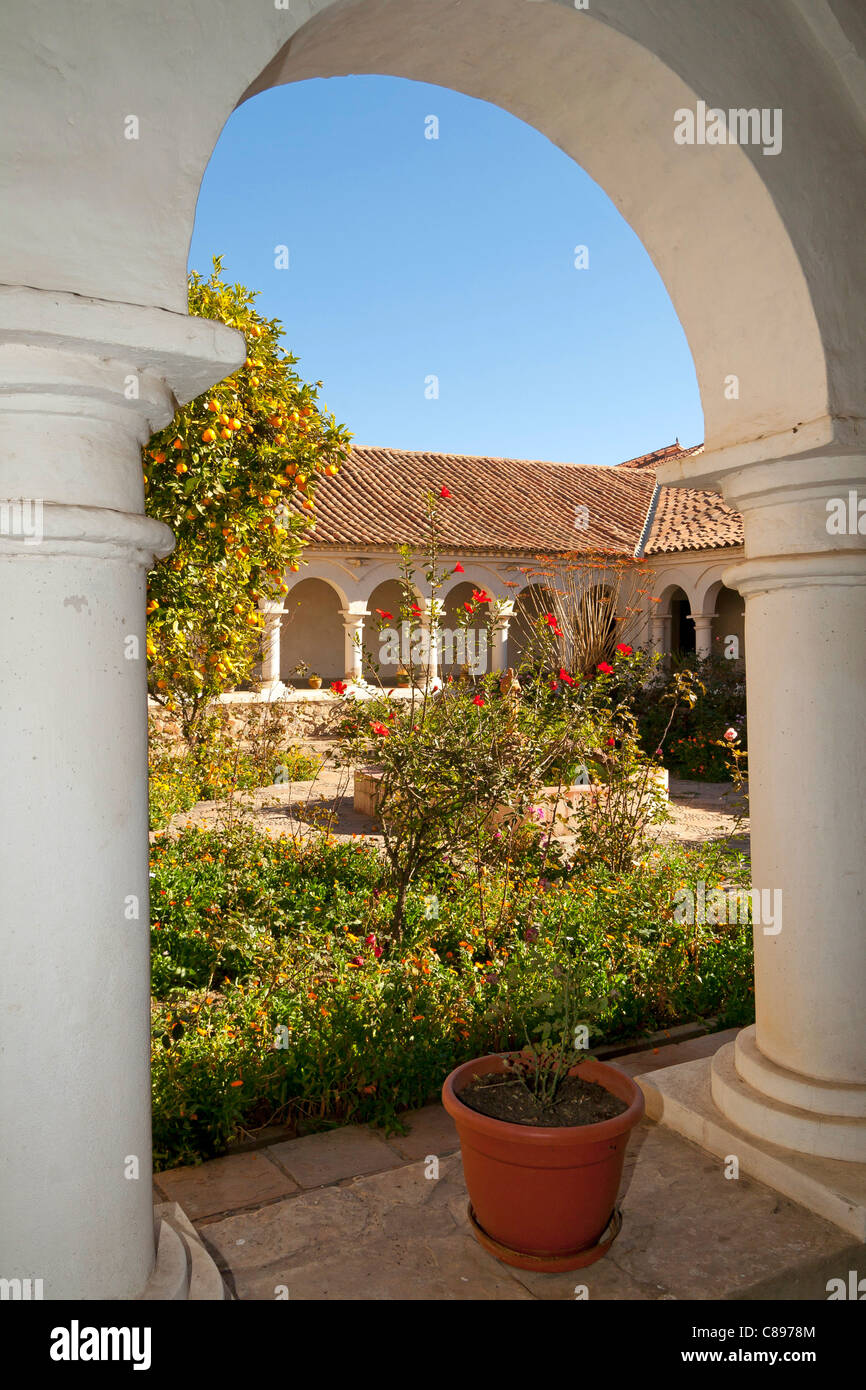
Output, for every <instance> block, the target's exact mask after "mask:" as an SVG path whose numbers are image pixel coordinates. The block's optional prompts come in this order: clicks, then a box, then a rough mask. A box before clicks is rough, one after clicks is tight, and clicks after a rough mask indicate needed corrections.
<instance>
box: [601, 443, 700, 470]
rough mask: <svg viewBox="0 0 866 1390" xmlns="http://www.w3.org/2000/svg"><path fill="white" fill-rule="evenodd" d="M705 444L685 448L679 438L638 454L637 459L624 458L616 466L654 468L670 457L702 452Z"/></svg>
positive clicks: (683, 456)
mask: <svg viewBox="0 0 866 1390" xmlns="http://www.w3.org/2000/svg"><path fill="white" fill-rule="evenodd" d="M703 447H704V446H703V444H693V445H692V446H691V448H689V449H684V448H683V446H682V444H681V443H680V441H679V440H678V439H677V440H676V441H675V442H674V443H673V444H664V445H663V446H662V448H661V449H655V450H654V451H653V453H651V454H638V456H637V458H635V459H623V461H622V463H618V464H616V465H615V466H616V467H617V468H653V467H655V465H656V464H657V463H667V462H668V461H669V460H670V459H679V458H687V457H688V455H689V454H697V453H700V451H701V449H703Z"/></svg>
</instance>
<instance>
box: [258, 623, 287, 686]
mask: <svg viewBox="0 0 866 1390" xmlns="http://www.w3.org/2000/svg"><path fill="white" fill-rule="evenodd" d="M259 608H260V609H261V611H262V612H263V613H264V615H265V628H264V633H263V634H262V675H261V681H260V685H261V693H262V694H263V695H266V696H268V698H269V699H279V698H280V696H281V695H285V693H286V687H285V686H284V685H283V682H282V680H281V679H280V626H281V623H282V620H283V612H284V609H283V605H282V601H281V600H273V601H269V600H268V599H260V600H259Z"/></svg>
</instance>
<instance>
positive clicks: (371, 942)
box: [364, 932, 376, 946]
mask: <svg viewBox="0 0 866 1390" xmlns="http://www.w3.org/2000/svg"><path fill="white" fill-rule="evenodd" d="M364 945H365V946H375V945H376V938H375V936H374V935H373V933H372V932H370V935H369V936H365V937H364Z"/></svg>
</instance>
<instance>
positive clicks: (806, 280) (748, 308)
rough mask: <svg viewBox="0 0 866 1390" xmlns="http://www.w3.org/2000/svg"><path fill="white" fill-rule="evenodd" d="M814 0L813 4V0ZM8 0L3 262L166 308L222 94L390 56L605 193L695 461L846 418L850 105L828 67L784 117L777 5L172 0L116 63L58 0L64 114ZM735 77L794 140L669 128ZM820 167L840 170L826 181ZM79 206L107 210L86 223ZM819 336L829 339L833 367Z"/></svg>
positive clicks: (785, 87) (33, 280)
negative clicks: (72, 96)
mask: <svg viewBox="0 0 866 1390" xmlns="http://www.w3.org/2000/svg"><path fill="white" fill-rule="evenodd" d="M812 4H813V8H814V7H815V6H819V7H820V8H821V10H822V12H823V13H826V14H827V15H829V17H830V18H831V19H832V12H831V10H830V7H829V5H828V4H827V3H826V0H812ZM7 13H9V14H11V15H12V16H13V17H14V30H13V34H12V39H13V41H14V42H13V43H11V44H10V45H9V46H8V48H7V51H8V52H9V53H10V55H11V58H12V61H11V64H10V76H9V81H8V83H7V84H6V88H5V93H6V94H5V100H4V109H3V110H2V112H0V115H2V117H3V119H2V121H0V129H5V130H6V132H7V139H8V140H9V141H10V142H11V143H12V145H13V148H14V145H15V142H16V141H17V140H23V139H24V138H25V137H26V139H27V141H28V142H29V143H30V144H31V145H32V139H33V131H34V130H39V132H40V137H41V143H40V152H39V167H40V173H41V174H42V175H44V178H42V179H40V180H37V181H34V180H30V181H29V185H28V197H26V198H18V197H15V196H9V197H7V199H6V204H7V217H6V219H5V223H4V228H5V230H4V233H3V234H2V238H0V257H2V261H3V264H4V267H5V269H4V277H5V278H6V279H7V281H10V282H12V283H16V284H21V285H28V286H35V287H40V288H47V289H52V290H62V291H67V292H71V293H74V294H79V295H81V294H84V295H88V296H94V297H97V298H100V299H103V300H106V301H114V302H121V303H133V304H140V305H145V306H159V307H160V308H165V309H169V310H171V311H173V312H175V313H180V314H183V313H184V311H185V302H186V291H185V281H186V253H187V246H188V239H189V235H190V230H191V227H192V222H193V215H194V210H195V203H196V198H197V195H198V187H199V182H200V179H201V176H202V174H203V171H204V168H205V166H206V164H207V161H208V159H209V157H210V154H211V152H212V149H213V146H214V144H215V142H216V139H217V137H218V134H219V131H220V129H221V127H222V125H223V124H224V122H225V120H226V119H227V117H228V115H229V114H230V112H231V110H232V109H233V107H234V106H235V105H236V104H238V103H239V102H240V101H242V100H248V99H250V98H251V97H253V96H255V95H256V94H257V93H259V92H261V91H264V90H267V89H268V88H270V87H273V86H277V85H280V84H282V83H285V82H290V81H298V80H302V79H305V78H310V77H329V76H335V75H340V74H341V73H349V72H351V73H364V72H371V73H387V74H393V75H396V76H402V77H406V78H414V79H417V80H420V81H424V82H427V83H432V84H438V85H441V86H444V87H451V88H454V89H456V90H458V91H463V92H466V93H468V94H469V95H471V96H475V97H479V98H481V99H483V100H485V101H489V102H492V103H494V104H497V105H499V106H502V107H503V108H505V109H507V110H510V111H511V112H513V113H514V114H515V115H517V116H518V117H520V118H521V119H522V120H525V121H527V122H528V123H530V124H532V125H535V126H536V127H537V128H538V129H539V130H540V131H542V132H543V133H544V134H546V135H547V136H548V137H549V138H550V139H551V140H553V141H554V142H555V143H556V144H558V145H559V146H560V147H561V148H563V149H564V150H565V151H566V152H567V153H569V154H570V155H571V156H572V157H573V158H575V159H576V160H577V161H578V162H579V163H580V164H581V165H582V166H583V167H584V168H585V169H586V170H587V171H588V172H589V173H590V175H591V176H592V177H593V178H595V179H596V180H597V181H598V182H599V183H600V184H601V186H602V187H603V188H605V189H606V190H607V191H608V193H609V194H610V196H611V198H612V199H613V201H614V202H615V203H616V205H617V207H618V208H619V209H620V211H621V212H622V213H623V215H624V216H625V217H626V219H627V220H628V222H629V223H630V225H631V226H632V227H633V228H634V230H635V231H636V233H637V234H638V235H639V236H640V238H641V240H642V242H643V243H644V245H645V246H646V248H647V250H648V251H649V254H650V255H651V257H652V259H653V261H654V263H655V264H656V266H657V268H658V270H659V272H660V274H661V276H662V278H663V280H664V281H665V284H666V286H667V288H668V291H669V293H670V295H671V298H672V300H673V302H674V305H675V307H676V310H677V313H678V315H679V317H680V320H681V322H682V323H683V326H684V329H685V332H686V335H687V338H688V341H689V344H690V347H691V350H692V354H693V357H694V360H695V366H696V370H697V375H698V381H699V384H700V388H701V396H702V400H703V405H704V414H705V421H706V432H705V438H706V445H707V448H706V453H705V455H704V457H703V461H702V463H701V465H700V467H702V468H703V469H704V471H706V472H709V473H711V472H713V471H715V472H716V473H717V472H718V470H719V467H720V466H723V465H722V463H721V462H720V460H719V459H718V458H715V457H714V455H716V454H717V453H718V452H719V451H730V457H731V459H732V460H733V458H734V457H735V456H736V459H737V461H738V462H741V461H743V459H745V458H748V459H753V458H759V457H777V456H778V454H779V452H780V448H779V438H778V437H779V436H780V435H784V437H785V447H786V451H787V452H790V453H793V452H796V451H802V450H805V449H807V448H810V447H813V446H814V445H816V444H818V443H826V442H827V441H828V440H829V439H831V438H833V437H834V433H835V436H836V437H839V438H841V437H842V435H845V433H846V430H847V432H848V434H851V432H852V431H853V428H854V425H853V422H854V421H856V420H857V419H858V418H859V417H860V415H861V414H862V384H861V381H860V377H859V373H858V370H857V350H860V351H861V352H862V350H863V347H864V333H866V327H864V325H866V313H863V312H859V313H858V312H856V311H854V310H855V305H854V304H853V303H852V297H854V298H856V297H857V296H858V294H862V289H859V288H858V279H857V277H856V275H855V274H853V273H851V272H852V269H853V267H852V265H851V256H852V248H853V247H855V246H857V245H858V244H859V231H860V219H861V208H862V192H861V190H862V184H858V181H857V179H856V178H855V177H853V174H852V170H853V169H854V168H856V167H857V164H856V161H857V160H858V158H859V150H858V145H859V138H860V133H861V132H860V126H859V124H858V122H859V121H862V112H858V111H857V109H856V106H855V104H854V101H853V100H852V99H851V96H852V89H851V83H850V82H849V89H848V92H847V94H846V99H845V100H844V101H842V100H840V101H838V102H837V103H836V106H835V109H834V111H833V119H832V121H830V120H826V121H822V120H816V119H814V117H813V116H812V115H811V113H810V118H809V119H805V118H800V119H798V116H799V113H800V112H802V111H803V106H804V97H805V96H806V95H813V96H814V98H815V104H816V105H817V106H818V107H819V109H820V106H821V104H822V101H821V99H822V97H823V96H824V93H825V89H826V76H825V74H824V73H823V72H819V71H816V63H815V54H814V52H813V53H811V54H810V53H809V52H808V49H806V50H804V45H803V43H802V39H801V32H800V29H799V27H798V20H797V19H796V18H795V16H794V15H793V14H792V15H791V16H790V20H789V21H788V22H787V23H786V20H787V16H782V15H778V16H776V27H775V32H774V33H773V34H772V35H769V34H768V33H767V31H766V26H765V25H763V23H762V21H761V18H760V15H758V14H756V13H755V12H754V7H749V6H748V5H740V6H738V10H737V16H736V22H735V23H732V24H731V25H730V26H728V28H727V29H726V30H724V31H722V32H718V31H717V30H714V31H712V32H710V31H708V29H707V26H706V23H705V16H704V14H703V13H702V10H701V7H700V6H695V5H693V4H692V5H689V4H681V3H678V2H677V0H671V3H670V5H669V6H668V7H667V9H661V10H660V11H657V10H656V9H654V10H653V11H652V12H651V13H650V12H648V11H647V7H646V5H645V3H644V0H619V3H618V4H617V5H616V6H615V7H612V8H611V10H610V12H608V8H607V5H606V4H605V3H604V0H599V3H598V4H595V5H594V6H593V7H592V8H591V9H590V10H588V11H586V12H583V11H577V10H575V8H574V6H573V5H570V4H567V3H566V2H565V0H547V2H546V3H542V4H532V5H530V4H527V3H526V0H473V3H472V4H471V5H465V4H461V3H459V0H306V3H300V4H298V5H297V6H292V7H291V8H288V9H279V10H278V9H276V7H275V6H262V7H261V8H259V9H257V10H256V11H255V14H254V15H253V14H251V12H250V10H249V7H248V6H247V5H246V3H245V0H188V3H187V4H185V5H184V6H183V7H182V8H179V7H171V9H170V10H168V11H167V15H166V20H167V18H168V17H169V16H170V18H171V21H172V22H171V24H168V23H167V22H165V21H164V20H163V19H162V17H160V16H157V15H151V14H150V13H149V12H148V13H147V14H144V13H143V12H142V14H141V15H140V16H139V17H138V23H136V17H135V16H134V15H133V16H130V17H128V18H129V23H128V25H126V26H125V30H124V40H125V41H124V48H123V61H122V63H118V62H117V61H116V55H115V52H114V45H115V44H116V43H117V33H116V29H115V26H114V25H113V24H112V23H111V21H110V6H109V3H108V0H96V2H95V3H93V4H91V5H90V7H89V10H88V23H87V24H86V25H81V24H80V23H79V20H78V16H77V14H76V12H75V10H74V8H73V7H58V12H57V14H56V15H54V16H53V24H54V25H55V28H54V31H53V34H54V37H55V42H56V51H57V52H58V53H61V54H63V59H62V62H63V64H64V67H65V69H66V70H68V69H69V68H75V67H76V66H78V67H80V68H81V69H83V70H84V71H86V72H93V73H99V79H98V80H97V81H94V82H92V83H90V84H89V85H88V90H87V95H88V101H87V103H86V113H83V112H81V111H80V110H77V111H76V113H75V117H73V118H72V119H71V120H70V113H69V109H68V103H66V102H62V103H58V102H57V100H56V96H55V89H56V85H57V84H56V70H55V69H54V68H51V67H50V65H45V69H44V71H42V70H40V69H39V68H38V66H35V65H34V63H33V62H32V60H31V54H32V52H33V51H34V50H38V46H39V44H40V42H42V40H43V38H44V33H43V26H42V25H41V22H40V20H39V18H38V16H37V14H36V13H35V12H34V11H33V10H32V7H30V6H29V5H27V4H25V3H24V0H13V3H11V4H10V5H9V6H8V7H7ZM820 27H821V26H820V25H818V26H815V29H814V32H813V39H812V41H813V44H814V45H815V47H820V52H821V58H822V60H823V61H825V62H826V63H829V64H833V63H834V62H835V63H836V68H835V70H834V77H836V74H837V72H838V74H839V77H838V80H839V82H840V84H841V78H842V72H843V64H842V63H841V60H839V59H838V55H834V53H833V51H832V47H831V46H830V45H829V44H828V42H827V41H826V39H823V38H822V37H821V35H820V33H819V30H820ZM159 29H163V30H164V31H165V33H164V37H163V36H161V35H160V34H159V32H158V30H159ZM228 33H231V43H226V38H225V36H226V34H228ZM494 36H495V38H494ZM662 54H663V55H664V57H663V58H662V56H661V55H662ZM211 55H212V56H211ZM852 56H853V59H854V61H855V65H856V54H853V55H852V52H851V51H850V46H849V51H848V52H846V55H845V57H846V62H847V66H848V67H849V68H850V66H851V62H852ZM211 61H214V62H216V61H218V63H219V74H220V79H219V81H214V82H208V83H200V82H189V80H188V74H189V70H190V64H191V63H193V62H194V63H195V64H196V66H197V69H198V70H199V71H205V70H207V69H208V65H209V63H210V62H211ZM857 71H858V74H859V71H860V70H859V68H858V69H857ZM734 75H735V76H736V80H734ZM848 75H849V76H850V74H848ZM735 90H736V91H737V92H740V91H752V90H756V91H758V92H759V93H760V94H761V97H762V101H761V105H762V106H766V107H767V108H768V109H782V110H784V111H785V112H786V114H787V119H788V122H789V131H788V139H789V140H795V139H796V140H797V142H798V149H799V150H800V152H801V155H802V157H801V158H800V159H798V160H797V161H796V162H794V161H791V160H786V159H785V158H784V156H782V157H778V156H776V157H774V156H770V157H766V156H762V154H761V151H760V149H750V148H748V147H741V146H739V145H726V146H721V147H714V148H712V149H710V148H708V147H706V146H697V145H694V146H682V145H677V144H676V143H675V142H674V139H673V126H674V120H673V113H674V112H675V111H677V110H680V109H694V108H695V106H696V102H697V101H698V100H703V101H706V102H707V103H708V104H709V105H720V106H721V107H722V108H723V109H728V108H729V106H730V105H731V103H732V101H734V100H735V98H734V96H733V93H734V91H735ZM566 93H567V97H566V96H565V94H566ZM130 105H133V106H135V107H137V108H138V110H137V111H136V112H135V113H134V114H135V115H136V117H137V119H138V120H139V121H140V123H141V126H142V132H143V136H144V137H146V138H142V139H141V140H139V141H138V142H137V143H136V142H133V141H129V140H125V139H124V138H123V132H122V130H121V129H120V128H119V125H118V122H120V121H121V120H122V113H121V114H118V113H120V108H121V106H122V107H123V108H124V111H125V110H126V108H127V107H128V106H130ZM792 123H793V126H794V129H793V130H791V129H790V125H791V124H792ZM179 149H180V150H182V151H183V159H179V158H178V150H179ZM133 151H134V153H135V155H136V158H135V159H134V160H133V159H130V158H129V156H130V154H131V153H132V152H133ZM707 155H711V158H707V157H706V156H707ZM8 167H9V168H10V169H12V170H14V169H17V167H18V165H17V161H15V160H11V161H10V163H9V166H8ZM85 171H86V174H85ZM831 171H838V173H839V175H840V177H839V180H838V187H837V188H836V196H834V198H833V199H832V200H830V199H827V198H826V195H825V191H824V190H825V188H826V178H827V175H828V173H830V172H831ZM13 177H14V175H13ZM82 190H84V194H83V193H82ZM659 190H664V196H659ZM40 200H42V201H41V202H40ZM59 205H62V206H64V209H65V215H64V244H65V247H66V248H67V254H66V255H65V256H64V257H62V258H60V257H58V255H57V246H56V242H55V228H56V218H55V216H54V209H55V208H56V207H57V206H59ZM100 205H101V206H102V208H103V210H104V208H105V207H111V209H112V215H111V216H110V217H107V216H103V217H101V218H94V216H93V211H94V208H95V207H96V206H100ZM143 208H147V212H148V215H147V217H143V216H142V215H141V211H142V209H143ZM861 309H862V303H861ZM842 323H844V332H843V333H840V332H839V331H838V330H839V328H840V325H841V324H842ZM822 334H823V337H824V339H829V340H830V341H831V342H832V343H834V344H836V343H838V342H840V341H841V342H844V343H845V345H846V349H848V350H846V351H845V352H836V353H835V354H834V356H833V358H832V362H830V359H829V357H828V354H827V353H825V351H824V346H823V341H822ZM780 344H784V351H783V352H780ZM831 371H832V376H831ZM731 374H734V375H736V376H738V378H739V380H740V383H741V386H742V390H741V391H740V395H739V398H738V399H737V400H731V399H726V398H725V396H724V388H723V383H724V381H725V379H726V378H727V377H728V376H729V375H731ZM846 421H847V422H849V423H848V424H847V425H846Z"/></svg>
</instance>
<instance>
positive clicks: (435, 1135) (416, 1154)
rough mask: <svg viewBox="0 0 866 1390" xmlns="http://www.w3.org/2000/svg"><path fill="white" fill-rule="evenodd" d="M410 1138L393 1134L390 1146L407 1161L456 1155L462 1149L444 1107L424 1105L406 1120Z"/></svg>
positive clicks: (454, 1127)
mask: <svg viewBox="0 0 866 1390" xmlns="http://www.w3.org/2000/svg"><path fill="white" fill-rule="evenodd" d="M403 1119H404V1122H405V1123H406V1125H407V1126H408V1129H409V1133H408V1134H392V1135H389V1137H388V1143H389V1144H390V1146H391V1148H392V1149H396V1151H397V1153H398V1154H400V1156H401V1157H402V1158H405V1159H410V1160H411V1159H415V1158H426V1157H427V1155H428V1154H438V1156H439V1157H440V1158H441V1157H442V1156H443V1155H444V1154H451V1153H456V1152H457V1150H458V1149H459V1148H460V1140H459V1139H458V1137H457V1126H456V1125H455V1123H454V1121H453V1120H452V1118H451V1116H450V1115H449V1114H448V1111H447V1110H446V1109H445V1108H444V1106H442V1105H425V1106H423V1108H422V1109H421V1110H413V1111H412V1113H411V1114H410V1115H406V1116H404V1117H403Z"/></svg>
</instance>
